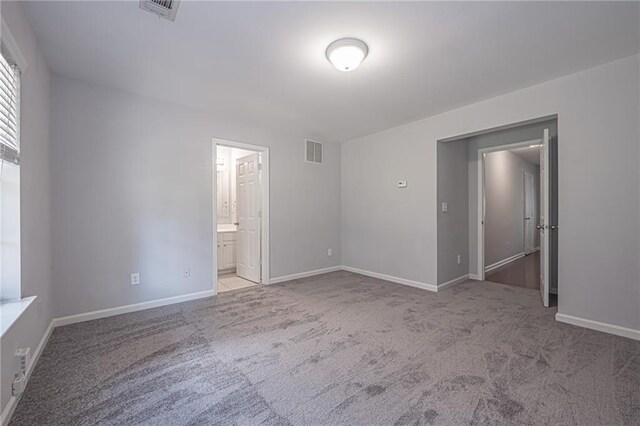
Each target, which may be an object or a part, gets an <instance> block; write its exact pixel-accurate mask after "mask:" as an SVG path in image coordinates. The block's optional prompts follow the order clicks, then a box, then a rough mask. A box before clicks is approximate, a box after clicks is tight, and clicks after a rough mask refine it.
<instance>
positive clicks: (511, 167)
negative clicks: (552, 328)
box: [437, 117, 558, 306]
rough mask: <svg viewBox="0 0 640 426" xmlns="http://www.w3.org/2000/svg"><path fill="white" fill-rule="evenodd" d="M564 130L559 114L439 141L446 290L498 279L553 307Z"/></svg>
mask: <svg viewBox="0 0 640 426" xmlns="http://www.w3.org/2000/svg"><path fill="white" fill-rule="evenodd" d="M557 135H558V124H557V118H555V117H547V118H541V119H536V120H531V121H529V122H526V123H520V124H513V125H507V126H504V127H502V128H498V129H492V130H486V131H480V132H475V133H473V134H468V135H461V136H457V137H452V138H447V139H444V140H440V141H438V145H437V223H438V226H437V250H438V264H437V266H438V269H437V283H438V288H439V289H440V288H447V287H448V286H451V285H455V284H457V283H460V282H464V281H466V280H467V279H474V280H479V281H492V282H498V283H501V284H507V285H514V286H519V287H525V288H529V289H536V291H540V294H541V299H542V303H543V304H545V305H547V306H548V305H549V304H552V305H553V304H554V302H555V300H554V295H557V292H558V284H557V264H558V257H557V256H558V251H557V247H558V226H557V225H558V192H557V188H558V186H557V185H558V180H557V176H558V174H557V173H558V162H557V140H558V138H557ZM543 164H544V167H543ZM485 189H486V191H485ZM550 295H551V297H550ZM550 299H551V303H550Z"/></svg>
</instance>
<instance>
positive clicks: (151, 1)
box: [140, 0, 180, 21]
mask: <svg viewBox="0 0 640 426" xmlns="http://www.w3.org/2000/svg"><path fill="white" fill-rule="evenodd" d="M179 4H180V0H140V9H143V10H146V11H147V12H151V13H153V14H155V15H158V16H159V17H161V18H165V19H168V20H170V21H174V20H175V19H176V12H178V5H179Z"/></svg>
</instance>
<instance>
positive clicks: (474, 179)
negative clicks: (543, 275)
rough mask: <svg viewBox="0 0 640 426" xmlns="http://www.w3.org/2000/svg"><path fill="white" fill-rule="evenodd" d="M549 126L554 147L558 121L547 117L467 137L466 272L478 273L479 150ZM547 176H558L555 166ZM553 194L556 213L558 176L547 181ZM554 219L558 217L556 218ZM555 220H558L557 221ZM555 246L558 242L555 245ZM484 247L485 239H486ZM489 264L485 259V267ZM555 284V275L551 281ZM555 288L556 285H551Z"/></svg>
mask: <svg viewBox="0 0 640 426" xmlns="http://www.w3.org/2000/svg"><path fill="white" fill-rule="evenodd" d="M546 128H548V129H549V134H550V136H551V137H553V138H554V141H553V147H552V148H555V141H557V135H558V124H557V121H556V120H548V121H544V122H540V123H535V124H529V125H525V126H518V127H516V128H513V129H507V130H500V131H497V132H490V133H486V134H482V135H479V136H475V137H472V138H468V141H469V258H470V259H472V260H471V262H470V263H469V273H471V274H477V273H478V262H477V259H478V217H477V214H478V149H480V148H489V147H495V146H500V145H508V144H512V143H517V142H524V141H528V140H533V139H540V138H542V132H543V131H544V129H546ZM550 176H553V177H556V176H558V173H557V167H555V168H554V169H553V171H552V173H551V175H550ZM550 184H551V186H552V188H553V191H552V194H554V197H555V198H554V199H553V200H551V206H550V207H551V210H554V209H555V211H556V212H557V208H558V203H557V196H558V190H557V184H558V182H557V179H552V180H551V182H550ZM556 219H557V218H556ZM555 223H558V221H557V220H556V221H555ZM556 247H557V245H556ZM485 248H486V239H485ZM490 264H491V263H490V262H489V261H488V260H487V259H485V266H488V265H490ZM556 271H557V268H556V269H554V270H553V272H554V273H552V274H551V275H552V276H554V277H556V276H557V273H555V272H556ZM551 281H552V282H554V283H555V278H554V279H552V280H551ZM554 287H555V285H554Z"/></svg>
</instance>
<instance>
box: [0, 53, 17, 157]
mask: <svg viewBox="0 0 640 426" xmlns="http://www.w3.org/2000/svg"><path fill="white" fill-rule="evenodd" d="M0 51H1V53H2V54H1V55H0V156H1V159H2V160H4V161H9V162H11V163H14V164H18V163H19V154H20V126H19V123H20V70H19V69H18V66H17V65H16V64H15V63H14V62H13V60H12V59H11V56H10V55H9V54H8V52H7V50H6V49H5V46H4V44H3V45H2V47H1V49H0Z"/></svg>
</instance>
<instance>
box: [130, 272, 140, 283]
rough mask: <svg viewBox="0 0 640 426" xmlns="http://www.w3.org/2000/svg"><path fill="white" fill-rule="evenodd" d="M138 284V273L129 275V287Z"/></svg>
mask: <svg viewBox="0 0 640 426" xmlns="http://www.w3.org/2000/svg"><path fill="white" fill-rule="evenodd" d="M138 284H140V272H134V273H133V274H131V285H138Z"/></svg>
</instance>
